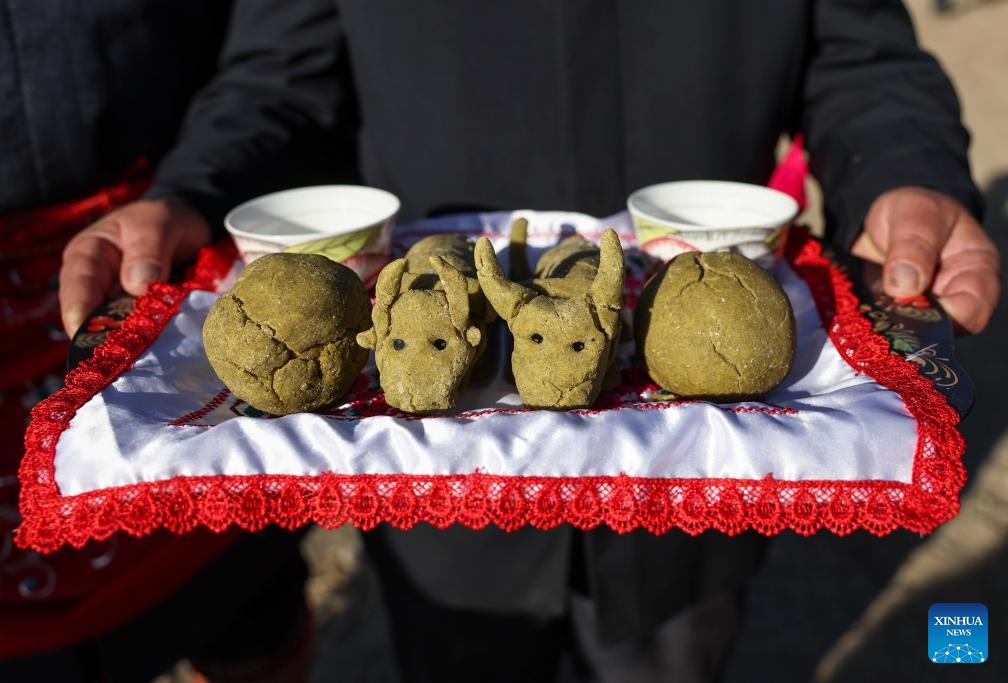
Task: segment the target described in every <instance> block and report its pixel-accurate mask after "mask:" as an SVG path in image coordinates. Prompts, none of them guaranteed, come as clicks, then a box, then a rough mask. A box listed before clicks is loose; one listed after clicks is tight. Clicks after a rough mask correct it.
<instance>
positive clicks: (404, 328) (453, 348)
mask: <svg viewBox="0 0 1008 683" xmlns="http://www.w3.org/2000/svg"><path fill="white" fill-rule="evenodd" d="M435 237H437V238H447V239H437V240H434V239H431V238H428V240H430V241H429V242H428V241H427V240H424V241H423V242H420V243H418V244H417V245H415V246H414V248H413V249H411V250H410V252H408V253H407V255H406V257H405V258H401V259H397V260H395V261H392V262H391V263H389V264H388V265H387V266H385V268H384V269H382V272H381V274H380V275H379V276H378V284H377V286H376V288H375V306H374V309H373V310H372V313H371V319H372V322H373V327H372V328H371V329H369V330H367V331H366V332H362V333H361V334H359V335H358V336H357V341H358V343H359V344H360V345H361V346H363V347H366V348H372V349H374V350H375V363H376V365H377V366H378V372H379V377H380V382H381V386H382V390H383V391H384V392H385V400H386V401H387V402H388V404H389V405H391V406H394V407H396V408H399V409H400V410H404V411H407V412H411V413H431V412H440V411H445V410H449V409H451V408H452V407H453V406H454V405H455V402H456V401H457V399H458V394H459V391H460V390H461V388H462V387H463V386H464V384H465V383H466V381H467V380H468V378H469V375H470V373H471V370H472V367H473V365H474V364H475V362H476V360H477V359H478V358H479V357H480V355H481V354H482V353H483V350H484V349H485V347H486V341H485V338H486V335H485V327H486V322H487V319H486V314H487V311H488V307H487V306H486V302H485V300H484V299H483V297H482V293H481V292H480V290H479V284H478V282H477V281H476V279H475V278H467V277H466V275H465V272H464V271H465V270H470V271H471V272H473V273H475V271H474V270H472V265H471V264H472V246H471V244H469V243H468V241H467V240H464V239H463V238H455V239H454V240H453V239H452V238H451V236H435ZM459 239H461V240H462V242H461V245H460V244H459V243H458V240H459ZM466 260H468V265H467V264H466ZM425 261H426V264H425V263H424V262H425Z"/></svg>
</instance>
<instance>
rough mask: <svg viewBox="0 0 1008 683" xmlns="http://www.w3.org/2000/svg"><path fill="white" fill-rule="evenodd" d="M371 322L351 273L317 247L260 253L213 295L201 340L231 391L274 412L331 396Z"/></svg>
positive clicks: (343, 383) (355, 359) (359, 360)
mask: <svg viewBox="0 0 1008 683" xmlns="http://www.w3.org/2000/svg"><path fill="white" fill-rule="evenodd" d="M370 325H371V313H370V299H369V298H368V295H367V292H366V291H365V290H364V285H363V284H361V281H360V279H359V278H358V277H357V275H356V274H355V273H354V272H353V271H352V270H350V269H349V268H347V267H346V266H344V265H341V264H339V263H336V262H335V261H332V260H330V259H328V258H326V257H325V256H322V255H319V254H287V253H280V254H267V255H266V256H262V257H260V258H258V259H256V260H255V261H253V262H252V263H251V264H249V266H248V267H246V268H245V270H243V271H242V272H241V274H240V275H239V276H238V279H237V280H236V281H235V284H234V287H232V288H231V290H230V291H228V292H226V293H225V294H224V295H223V296H221V298H220V299H218V300H217V301H215V302H214V305H213V306H212V307H211V309H210V313H209V314H208V315H207V319H206V321H205V322H204V323H203V345H204V347H205V348H206V354H207V358H208V359H209V360H210V365H211V366H213V369H214V372H216V373H217V376H218V377H220V379H221V381H223V382H224V384H225V385H226V386H227V387H228V389H230V390H231V393H233V394H234V395H235V396H237V397H238V398H240V399H242V400H243V401H245V402H247V403H248V404H249V405H251V406H253V407H255V408H258V409H259V410H263V411H265V412H268V413H273V414H274V415H287V414H289V413H298V412H304V411H310V410H315V409H317V408H322V407H324V406H326V405H329V404H330V403H333V402H335V401H336V400H337V399H339V398H340V397H341V396H342V395H343V394H345V393H346V391H347V389H349V388H350V385H351V383H352V382H353V380H354V378H356V377H357V375H358V374H359V373H360V371H361V369H362V368H363V367H364V363H365V361H367V353H368V352H367V350H366V349H363V348H361V347H360V346H358V345H357V341H356V336H357V333H358V332H360V331H362V330H365V329H367V328H368V327H370Z"/></svg>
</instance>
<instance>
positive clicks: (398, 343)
mask: <svg viewBox="0 0 1008 683" xmlns="http://www.w3.org/2000/svg"><path fill="white" fill-rule="evenodd" d="M392 348H393V349H395V350H396V351H402V350H403V349H405V348H406V342H404V341H403V340H402V339H393V340H392Z"/></svg>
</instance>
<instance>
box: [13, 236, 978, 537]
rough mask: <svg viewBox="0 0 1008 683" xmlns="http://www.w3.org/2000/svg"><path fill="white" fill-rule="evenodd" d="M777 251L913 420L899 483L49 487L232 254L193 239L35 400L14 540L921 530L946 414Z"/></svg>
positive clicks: (885, 349) (946, 479)
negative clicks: (63, 459)
mask: <svg viewBox="0 0 1008 683" xmlns="http://www.w3.org/2000/svg"><path fill="white" fill-rule="evenodd" d="M792 235H793V237H792V238H791V239H790V240H789V242H788V248H787V258H788V260H789V262H790V263H791V265H792V267H794V268H795V270H796V271H797V272H798V274H799V275H800V276H801V277H802V278H803V280H804V281H805V282H806V283H807V284H808V286H809V288H810V290H811V292H812V295H813V298H814V300H815V303H816V306H817V308H818V310H819V314H820V316H821V318H822V320H823V321H824V326H825V327H826V329H827V331H828V334H829V337H830V339H831V340H832V341H833V343H834V344H835V345H836V347H837V349H839V350H840V353H841V354H842V355H843V357H844V358H845V359H846V360H847V362H848V363H849V364H850V365H851V367H853V368H854V369H855V370H856V371H858V372H864V373H866V374H868V375H869V376H871V377H872V378H874V379H875V380H876V381H878V382H879V383H880V384H882V385H883V386H885V387H887V388H889V389H891V390H893V391H897V392H898V393H899V394H900V395H901V396H902V398H903V400H904V402H905V404H906V406H907V409H908V410H909V411H910V413H911V414H912V415H913V417H914V418H915V420H916V422H917V425H918V442H917V448H916V452H915V455H914V464H913V473H912V482H911V483H902V482H891V481H833V480H830V481H809V480H806V481H784V480H778V479H774V478H772V477H769V476H768V477H766V478H764V479H762V480H742V479H654V478H640V477H629V476H625V475H621V476H616V477H576V478H572V477H515V476H498V475H491V474H486V473H482V472H473V473H471V474H468V475H444V476H426V475H408V474H400V475H368V474H362V475H338V474H332V473H327V474H322V475H318V476H287V475H268V474H263V475H248V476H225V475H221V476H213V477H175V478H172V479H169V480H165V481H158V482H147V483H141V484H134V485H129V486H122V487H116V488H111V489H102V490H98V491H92V492H88V493H84V494H80V495H76V496H66V497H64V496H61V495H60V493H59V490H58V488H57V486H56V482H55V468H54V455H55V447H56V442H57V440H58V438H59V435H60V434H61V433H62V432H63V430H65V429H66V428H67V427H68V426H69V423H70V420H71V419H72V417H73V416H74V414H75V412H76V410H77V409H78V408H79V407H80V406H82V405H83V404H84V403H85V402H86V401H88V400H89V399H90V398H91V397H92V396H94V395H95V394H96V393H98V392H99V391H101V390H102V389H103V388H104V387H106V386H107V385H108V384H110V383H111V382H112V381H113V380H114V379H115V378H116V377H117V376H118V375H119V374H120V373H122V372H123V371H124V370H126V369H127V368H128V367H129V366H130V365H131V364H132V363H133V361H134V360H135V359H136V358H137V357H138V356H139V355H140V354H141V353H142V352H143V351H144V350H145V349H146V348H147V347H148V346H149V345H150V344H151V343H152V342H153V341H154V339H155V338H156V337H157V335H158V334H159V333H160V331H161V330H162V329H163V328H164V326H165V325H166V324H167V322H168V320H169V319H170V318H171V316H172V315H173V314H174V313H175V312H176V311H177V310H178V305H179V304H180V303H181V301H182V299H183V298H184V297H185V296H186V294H187V293H188V292H190V291H192V290H194V289H213V288H214V286H215V284H216V283H217V282H218V281H219V280H220V279H221V278H223V277H224V275H225V274H226V273H227V272H228V270H229V268H230V265H231V264H232V263H233V260H234V258H235V254H234V250H233V248H231V247H230V245H228V246H226V247H217V248H214V249H204V250H203V251H202V252H201V254H200V257H199V259H198V261H197V265H196V266H195V268H194V272H193V273H192V275H191V277H189V278H188V279H187V280H186V281H185V282H184V283H183V284H181V285H168V284H159V285H156V286H154V287H152V288H151V291H150V292H149V293H148V294H147V295H145V296H143V297H141V298H140V299H138V300H137V304H136V309H135V312H134V313H133V314H132V315H131V316H129V317H128V318H127V319H126V321H124V323H123V325H122V327H121V328H120V329H119V330H116V331H114V332H112V333H111V334H110V335H109V337H108V339H107V340H106V341H105V343H103V344H102V345H101V346H99V347H98V348H97V349H96V350H95V355H94V357H93V358H92V359H90V360H88V361H85V362H84V363H82V364H81V365H80V366H79V367H78V368H76V369H74V370H73V371H71V372H70V373H69V374H68V375H67V381H66V387H65V388H64V389H61V390H60V391H58V392H56V393H55V394H53V395H52V396H50V397H49V398H48V399H46V400H45V401H43V402H42V403H40V404H39V405H38V406H36V408H35V410H34V411H33V413H32V418H33V419H32V423H31V425H30V427H29V430H28V433H27V436H26V439H25V442H26V454H25V457H24V459H23V461H22V464H21V469H20V477H21V482H22V492H21V513H22V516H23V518H24V521H23V523H22V524H21V526H20V527H19V528H18V531H17V536H16V542H17V544H18V545H19V546H20V547H30V548H34V549H36V550H39V551H41V552H50V551H52V550H55V549H57V548H59V547H61V546H63V545H67V544H69V545H71V546H74V547H81V546H82V545H84V544H85V543H86V542H87V541H89V540H91V539H98V540H102V539H105V538H108V537H109V536H110V535H112V534H113V533H115V532H116V531H125V532H127V533H129V534H132V535H134V536H142V535H145V534H148V533H150V532H152V531H153V530H155V529H159V528H164V529H168V530H170V531H173V532H176V533H185V532H187V531H189V530H191V529H193V528H195V527H196V526H199V525H203V526H205V527H207V528H209V529H211V530H213V531H218V532H219V531H223V530H225V529H227V528H228V527H231V526H236V527H240V528H242V529H247V530H249V531H255V530H258V529H261V528H263V527H264V526H266V525H267V524H277V525H279V526H281V527H284V528H289V529H293V528H297V527H299V526H302V525H304V524H307V523H309V522H315V523H317V524H319V525H321V526H324V527H334V526H338V525H340V524H343V523H347V522H349V523H352V524H354V525H355V526H358V527H360V528H362V529H370V528H373V527H375V526H377V525H378V524H379V523H381V522H388V523H390V524H392V525H393V526H396V527H398V528H402V529H408V528H410V527H412V526H414V525H415V524H416V523H418V522H429V523H430V524H432V525H434V526H437V527H440V528H444V527H447V526H450V525H452V524H462V525H465V526H467V527H470V528H474V529H478V528H482V527H484V526H487V525H488V524H495V525H497V526H498V527H500V528H501V529H504V530H508V531H510V530H514V529H517V528H519V527H522V526H525V525H531V526H534V527H537V528H540V529H547V528H551V527H554V526H557V525H559V524H562V523H569V524H571V525H573V526H575V527H577V528H579V529H590V528H593V527H596V526H599V525H601V524H606V525H608V526H610V527H611V528H613V529H614V530H616V531H618V532H625V531H629V530H631V529H634V528H644V529H647V530H648V531H650V532H652V533H655V534H661V533H665V532H667V531H669V530H670V529H681V530H683V531H685V532H686V533H689V534H699V533H701V532H703V531H707V530H709V529H715V530H718V531H721V532H723V533H726V534H729V535H734V534H738V533H741V532H743V531H746V530H749V529H752V530H755V531H757V532H759V533H762V534H766V535H773V534H777V533H779V532H781V531H782V530H784V529H791V530H793V531H795V532H797V533H799V534H802V535H810V534H813V533H815V532H817V531H819V530H822V529H826V530H828V531H831V532H833V533H835V534H839V535H846V534H849V533H851V532H853V531H854V530H856V529H865V530H867V531H869V532H870V533H873V534H875V535H879V536H881V535H884V534H887V533H889V532H891V531H893V530H894V529H897V528H904V529H908V530H910V531H913V532H916V533H928V532H930V531H932V530H934V529H935V528H936V527H937V526H938V525H939V524H941V523H943V522H945V521H947V520H949V519H951V518H952V517H953V516H954V515H955V514H956V512H957V511H958V507H959V501H958V494H959V491H960V490H961V489H962V486H963V485H964V483H965V470H964V468H963V466H962V463H961V456H962V453H963V450H964V443H963V440H962V437H961V435H960V434H959V432H958V431H957V429H956V425H957V423H958V421H959V416H958V414H957V413H956V412H955V411H954V410H953V409H952V408H951V407H950V406H949V405H948V403H947V401H946V400H945V399H944V397H943V396H942V395H941V394H940V393H939V392H938V391H937V390H936V389H935V388H934V387H933V386H932V385H931V383H930V381H929V380H928V379H927V378H925V377H923V376H922V375H921V374H920V373H919V372H918V371H917V369H916V366H914V365H913V364H912V363H909V362H907V361H905V360H904V359H903V358H901V357H899V356H897V355H896V354H893V353H892V352H891V351H890V350H889V345H888V343H887V342H886V341H885V339H883V338H882V337H881V336H880V335H878V334H876V333H875V332H873V330H872V328H871V323H870V322H869V321H868V320H867V319H866V318H864V317H863V316H862V315H861V313H860V311H859V310H858V305H859V302H858V300H857V297H856V296H855V295H854V294H853V293H852V290H851V284H850V282H849V281H848V280H847V278H846V276H845V275H844V274H843V273H842V272H841V271H840V270H839V269H838V268H837V267H836V266H835V265H834V264H833V263H832V262H830V261H829V259H827V258H826V257H825V256H824V254H823V252H822V248H821V245H820V244H819V243H818V242H817V241H815V240H814V239H812V238H810V237H809V236H808V235H807V233H803V232H800V231H792Z"/></svg>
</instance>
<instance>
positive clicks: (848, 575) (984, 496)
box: [159, 0, 1008, 683]
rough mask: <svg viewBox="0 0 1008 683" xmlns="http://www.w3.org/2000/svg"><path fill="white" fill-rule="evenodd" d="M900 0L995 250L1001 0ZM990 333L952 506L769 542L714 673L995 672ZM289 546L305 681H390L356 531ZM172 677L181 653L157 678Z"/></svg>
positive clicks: (383, 630) (971, 351)
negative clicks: (872, 526)
mask: <svg viewBox="0 0 1008 683" xmlns="http://www.w3.org/2000/svg"><path fill="white" fill-rule="evenodd" d="M953 1H954V0H953ZM909 6H910V8H911V11H912V13H913V15H914V18H915V21H916V23H917V27H918V32H919V36H920V39H921V42H922V43H923V44H924V45H925V46H926V47H927V48H928V49H929V50H931V51H932V52H933V53H934V54H935V55H936V56H937V57H938V59H939V60H940V61H941V62H942V63H943V65H944V66H945V67H946V69H947V70H948V71H949V72H950V74H951V75H952V77H953V79H954V81H955V82H956V85H957V88H958V90H959V93H960V96H961V98H962V101H963V112H964V117H965V120H966V122H967V125H968V126H969V127H970V128H971V130H972V131H973V134H974V145H973V150H972V158H973V163H974V172H975V175H976V177H977V179H978V180H979V181H980V183H981V184H982V187H983V189H984V191H985V193H986V195H987V199H988V217H987V224H988V227H989V228H990V230H991V232H992V234H995V235H997V239H998V241H999V245H1000V247H1001V250H1002V253H1008V128H1006V124H1008V40H1006V39H1005V32H1006V30H1008V2H986V1H983V0H959V1H958V2H956V3H955V4H954V8H953V10H952V11H951V12H948V13H943V14H938V13H937V12H935V11H934V6H933V3H932V2H930V1H929V0H911V1H910V2H909ZM1006 328H1008V320H1006V317H1005V315H1004V314H1003V313H1002V312H999V314H998V316H997V317H996V319H995V321H994V323H993V324H992V326H991V329H990V330H988V332H986V333H985V334H983V335H980V336H978V337H974V338H967V339H961V340H959V342H958V344H957V355H958V357H959V359H960V361H961V363H962V364H963V366H964V367H965V368H966V370H967V372H968V373H969V374H970V376H971V377H972V378H973V380H974V382H975V384H976V390H977V399H976V405H975V407H974V409H973V410H972V412H971V413H970V415H969V416H968V417H967V418H966V419H965V420H964V421H963V423H962V426H961V428H962V432H963V434H964V436H965V437H966V441H967V453H966V456H965V460H966V465H967V469H968V475H969V483H968V485H967V488H966V490H965V491H964V493H963V496H962V510H961V513H960V514H959V516H958V517H957V518H956V519H954V520H953V521H951V522H949V523H948V524H946V525H945V526H943V527H942V528H941V529H939V531H938V532H936V533H935V534H933V535H931V536H929V537H926V538H920V537H916V536H914V535H912V534H908V533H905V532H900V533H894V534H891V535H889V536H887V537H885V538H875V537H873V536H870V535H868V534H866V533H857V534H853V535H852V536H849V537H846V538H838V537H835V536H832V535H829V534H819V535H816V536H813V537H811V538H802V537H800V536H797V535H795V534H791V533H787V534H783V535H781V536H779V537H777V538H776V539H774V541H773V542H772V544H771V548H770V552H769V556H768V559H767V562H766V564H765V566H764V567H763V569H762V571H761V572H760V574H759V575H758V576H757V577H756V579H755V581H754V583H753V589H752V598H751V604H750V609H749V613H748V616H747V622H746V625H745V631H744V633H743V636H742V639H741V641H740V642H739V644H738V647H737V648H736V651H735V653H734V655H733V656H732V658H731V660H730V662H729V664H728V671H727V674H726V681H727V683H749V682H753V683H758V682H763V681H769V680H773V681H778V682H780V683H789V682H791V681H794V682H805V681H817V682H827V681H828V682H837V683H839V682H844V681H851V682H854V681H857V682H858V683H862V682H865V681H958V680H969V681H992V682H993V681H1008V640H1006V639H1004V638H1001V639H998V637H997V634H998V633H1001V632H1002V631H1001V627H1000V626H999V624H1000V623H1001V621H1002V619H1004V618H1005V617H1004V616H1003V615H1008V584H1006V583H1005V582H1004V580H1003V577H1004V576H1005V574H1006V572H1008V434H1006V429H1005V427H1006V420H1005V417H1004V412H1003V410H1002V408H1001V406H1002V405H1003V403H1002V400H1003V399H1001V398H1000V397H999V393H1000V391H1001V388H1002V387H1004V386H1008V360H1006V357H1005V354H1004V348H1005V340H1006V339H1008V334H1006V332H1008V329H1006ZM304 549H305V554H306V556H307V558H308V560H309V563H310V565H311V566H312V577H311V580H310V583H309V585H308V594H309V598H310V600H311V602H312V603H313V605H315V607H316V611H317V616H318V617H319V623H320V647H319V650H318V656H317V660H316V663H315V667H314V673H313V681H314V682H315V683H322V682H328V681H394V680H395V672H394V665H393V664H392V663H391V661H390V655H389V650H388V638H387V623H386V622H385V617H384V615H383V613H382V607H381V602H380V597H379V592H378V587H377V584H376V581H375V578H374V576H373V575H372V574H371V573H370V571H368V569H367V566H366V564H362V563H361V562H360V560H361V557H362V555H361V543H360V537H359V534H358V533H357V532H356V531H355V530H353V529H350V528H341V529H337V530H335V531H328V532H327V531H324V530H321V529H314V530H312V531H311V532H310V533H309V535H308V536H307V537H306V539H305V544H304ZM362 567H363V570H361V568H362ZM936 602H981V603H984V604H985V605H986V606H987V608H988V610H989V615H990V617H989V618H990V619H991V620H992V621H994V626H992V627H991V633H992V634H993V636H992V639H991V645H992V648H991V649H992V652H991V658H990V661H988V662H987V663H985V664H983V665H980V666H972V667H954V666H939V665H934V664H931V663H930V662H929V661H928V659H927V652H926V647H927V610H928V607H929V606H930V605H931V604H933V603H936ZM999 645H1003V647H1004V648H1005V649H1004V651H1001V650H998V649H996V648H997V647H999ZM188 680H190V678H189V675H188V671H187V668H186V666H185V665H184V664H183V665H180V666H179V667H178V669H177V670H176V671H175V672H174V673H173V674H172V675H171V676H165V677H162V678H161V679H159V683H169V682H170V681H174V682H175V683H183V682H185V681H188Z"/></svg>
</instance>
